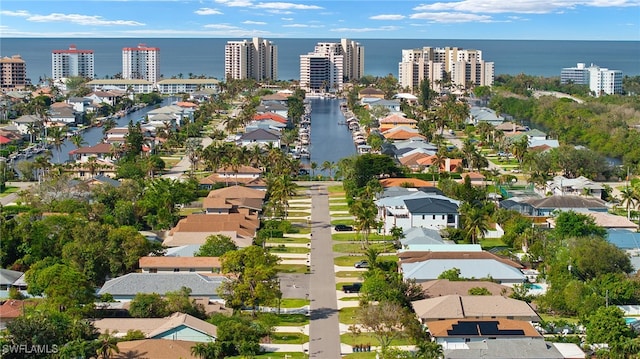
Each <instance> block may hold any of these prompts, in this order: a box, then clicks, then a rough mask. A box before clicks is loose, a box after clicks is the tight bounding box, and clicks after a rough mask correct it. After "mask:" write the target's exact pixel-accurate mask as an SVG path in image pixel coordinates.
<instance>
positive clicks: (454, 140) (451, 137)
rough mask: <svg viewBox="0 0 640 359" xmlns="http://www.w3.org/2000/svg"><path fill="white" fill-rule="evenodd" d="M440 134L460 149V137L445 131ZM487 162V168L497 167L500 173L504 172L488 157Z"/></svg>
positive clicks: (461, 144)
mask: <svg viewBox="0 0 640 359" xmlns="http://www.w3.org/2000/svg"><path fill="white" fill-rule="evenodd" d="M442 136H443V137H444V138H445V139H447V140H448V141H449V142H451V144H452V145H454V146H456V147H458V148H459V149H460V150H462V146H463V145H464V144H463V141H462V140H461V139H460V138H457V137H456V136H454V135H451V134H449V133H446V132H444V133H443V134H442ZM487 162H488V163H489V167H487V168H488V169H489V170H492V169H497V170H499V171H500V173H505V171H504V170H503V169H502V167H500V166H498V165H496V164H495V163H493V162H491V160H490V159H487Z"/></svg>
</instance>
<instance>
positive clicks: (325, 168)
mask: <svg viewBox="0 0 640 359" xmlns="http://www.w3.org/2000/svg"><path fill="white" fill-rule="evenodd" d="M334 167H335V164H334V163H333V162H332V161H324V162H322V170H323V171H328V172H329V179H331V180H332V179H333V176H331V172H332V170H333V168H334Z"/></svg>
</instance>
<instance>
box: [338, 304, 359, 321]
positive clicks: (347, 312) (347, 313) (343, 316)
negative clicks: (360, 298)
mask: <svg viewBox="0 0 640 359" xmlns="http://www.w3.org/2000/svg"><path fill="white" fill-rule="evenodd" d="M358 309H359V308H358V307H348V308H342V309H340V312H338V320H339V321H340V323H342V324H356V323H357V320H356V311H357V310H358Z"/></svg>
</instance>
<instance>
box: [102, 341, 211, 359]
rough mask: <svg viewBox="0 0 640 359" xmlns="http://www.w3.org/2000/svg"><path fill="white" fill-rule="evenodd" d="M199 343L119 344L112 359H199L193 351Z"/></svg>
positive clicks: (148, 342)
mask: <svg viewBox="0 0 640 359" xmlns="http://www.w3.org/2000/svg"><path fill="white" fill-rule="evenodd" d="M196 344H197V343H196V342H190V341H185V340H164V339H143V340H131V341H125V342H118V352H117V353H113V354H111V357H110V358H112V359H132V358H136V359H138V358H139V359H143V358H153V359H175V358H181V359H199V358H201V357H200V356H197V355H193V354H192V349H191V348H193V347H194V346H195V345H196Z"/></svg>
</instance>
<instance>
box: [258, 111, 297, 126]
mask: <svg viewBox="0 0 640 359" xmlns="http://www.w3.org/2000/svg"><path fill="white" fill-rule="evenodd" d="M262 120H271V121H275V122H279V123H281V124H283V125H286V124H288V122H289V121H288V120H287V117H286V115H284V116H283V115H280V114H278V113H275V112H264V113H258V114H255V115H254V116H253V121H262Z"/></svg>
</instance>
